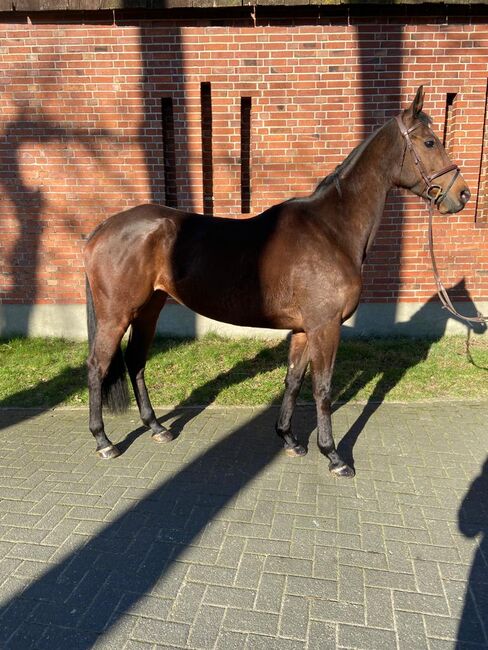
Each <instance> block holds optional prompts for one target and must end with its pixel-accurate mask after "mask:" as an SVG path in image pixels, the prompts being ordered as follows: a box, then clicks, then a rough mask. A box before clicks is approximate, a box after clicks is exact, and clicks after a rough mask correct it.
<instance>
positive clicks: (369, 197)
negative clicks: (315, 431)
mask: <svg viewBox="0 0 488 650" xmlns="http://www.w3.org/2000/svg"><path fill="white" fill-rule="evenodd" d="M394 126H395V125H394V124H393V121H391V122H388V123H387V124H385V125H384V126H383V127H382V128H381V129H379V131H377V132H376V134H375V135H374V136H373V137H372V138H371V139H370V140H369V141H368V143H367V144H366V146H365V148H364V150H363V151H361V153H360V154H359V155H358V157H357V159H356V160H354V162H353V164H352V166H351V167H350V169H347V170H345V171H344V177H343V178H342V179H341V178H340V179H339V184H340V189H341V194H342V197H339V199H338V201H339V206H340V209H339V210H338V211H337V216H336V219H337V222H336V228H337V232H338V233H340V234H341V236H342V237H341V238H342V243H343V246H344V247H346V248H347V249H348V253H349V254H350V256H351V258H352V259H353V260H354V261H355V262H356V263H357V264H358V266H361V265H362V263H363V261H364V257H365V255H366V252H367V250H368V249H369V247H370V246H371V243H372V241H373V238H374V235H375V234H376V231H377V229H378V227H379V223H380V221H381V217H382V215H383V211H384V209H385V202H386V197H387V194H388V192H389V190H390V189H391V187H392V185H393V182H392V172H393V170H394V169H395V168H396V166H397V164H398V156H399V154H398V150H397V149H398V144H397V143H398V140H396V139H395V137H396V136H397V134H396V132H395V131H394V130H393V128H394Z"/></svg>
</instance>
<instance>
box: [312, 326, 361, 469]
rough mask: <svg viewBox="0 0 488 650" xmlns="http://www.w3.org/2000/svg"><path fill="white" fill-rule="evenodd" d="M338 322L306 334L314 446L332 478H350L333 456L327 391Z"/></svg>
mask: <svg viewBox="0 0 488 650" xmlns="http://www.w3.org/2000/svg"><path fill="white" fill-rule="evenodd" d="M340 328H341V323H340V319H339V318H336V319H335V320H333V321H330V322H329V323H327V324H326V325H323V326H321V327H320V328H317V329H314V330H313V331H310V332H308V341H309V346H310V359H311V367H312V386H313V395H314V399H315V404H316V406H317V443H318V446H319V449H320V451H321V452H322V453H323V454H325V455H326V456H327V458H328V459H329V461H330V463H329V470H330V471H331V472H332V473H333V474H335V475H336V476H345V477H352V476H354V470H353V469H352V468H351V467H349V465H347V464H346V463H345V462H344V461H343V460H342V458H341V457H340V456H339V454H338V453H337V449H336V446H335V443H334V438H333V436H332V420H331V387H332V373H333V370H334V363H335V358H336V353H337V348H338V347H339V339H340Z"/></svg>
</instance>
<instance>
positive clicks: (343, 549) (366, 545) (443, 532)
mask: <svg viewBox="0 0 488 650" xmlns="http://www.w3.org/2000/svg"><path fill="white" fill-rule="evenodd" d="M361 410H362V407H360V406H349V405H348V406H344V407H342V408H341V409H339V410H338V411H337V412H336V413H335V415H334V420H335V430H336V437H337V439H340V438H341V437H342V436H344V434H345V433H346V432H347V431H348V430H349V434H348V435H347V436H346V439H345V443H343V447H344V448H345V451H346V452H347V451H348V449H349V450H350V448H351V446H352V444H353V443H354V441H355V438H356V437H357V434H358V432H359V431H360V429H361V428H362V429H363V430H362V432H361V433H360V435H359V437H358V439H357V442H356V444H355V446H354V449H353V456H354V460H355V465H356V470H357V477H356V479H354V480H352V481H347V480H342V481H341V480H338V479H335V478H333V477H332V476H331V475H330V474H329V473H328V472H327V463H326V460H325V459H324V458H323V457H321V456H320V455H319V453H318V451H317V448H316V446H315V444H314V441H313V439H312V438H311V440H310V442H311V444H310V453H309V454H308V456H306V457H305V458H301V459H289V458H287V457H286V456H285V455H284V454H283V453H281V452H280V449H279V445H278V441H277V439H276V438H275V436H274V434H273V421H274V419H275V416H276V410H275V409H264V410H259V409H206V410H201V411H200V410H198V409H196V410H185V411H180V412H178V413H177V414H176V416H175V414H172V416H171V418H172V420H173V421H174V422H175V428H176V430H181V429H182V433H181V434H180V436H179V437H178V439H177V440H176V441H175V442H173V443H172V444H170V445H160V446H158V445H156V444H155V443H153V442H152V441H151V440H150V438H149V435H148V434H147V433H146V432H143V430H142V429H138V428H137V427H138V420H137V417H136V414H135V413H133V412H131V413H130V414H129V415H127V416H125V417H120V418H112V419H110V420H109V422H108V424H109V426H108V429H109V430H110V434H112V436H113V439H114V441H123V442H122V448H123V449H124V450H125V453H124V454H123V455H122V456H121V457H120V458H118V459H117V460H115V461H99V460H97V459H96V457H95V455H94V454H93V449H94V445H93V441H92V440H91V437H90V435H89V434H88V432H87V429H86V412H85V411H76V410H71V411H70V410H58V411H49V412H45V413H35V412H33V411H0V427H1V429H0V477H1V478H0V480H1V486H2V496H3V501H2V502H1V506H0V508H1V509H0V558H1V559H0V597H1V602H0V647H1V648H6V649H9V650H10V649H11V648H12V649H15V650H17V649H20V650H24V648H31V647H32V648H46V649H49V650H55V649H57V648H62V649H63V650H66V649H67V648H70V649H78V648H82V649H84V648H92V647H95V648H107V649H108V648H113V649H117V650H121V649H122V648H125V649H132V650H135V649H137V650H143V649H149V648H159V647H169V648H218V649H224V650H233V649H237V648H246V649H249V650H250V649H252V650H259V649H260V648H263V649H266V650H270V649H271V650H272V649H273V648H278V649H279V650H288V649H294V650H295V649H297V650H298V649H302V648H303V649H308V650H312V649H320V650H327V648H370V649H372V650H381V649H382V648H385V649H388V650H389V649H394V648H409V649H413V650H421V649H422V648H429V649H430V650H447V649H452V648H458V649H461V648H466V650H467V649H468V648H470V649H472V650H474V649H475V648H481V647H483V648H488V641H487V636H486V634H487V630H488V564H487V563H488V537H487V531H488V464H486V463H485V459H486V455H487V451H488V427H487V426H486V423H487V415H488V404H485V405H482V404H475V405H462V404H444V405H434V406H433V405H423V406H402V405H389V406H381V407H379V408H378V409H377V410H376V412H374V413H368V414H367V416H363V417H361V418H360V420H359V423H358V424H357V425H356V426H354V423H355V422H356V421H357V418H358V416H360V414H361ZM313 428H314V412H313V409H312V408H310V407H302V408H300V409H299V410H298V413H297V417H296V430H297V432H298V431H299V432H300V433H301V437H302V439H305V440H306V439H307V438H308V436H309V435H310V432H311V431H312V430H313ZM128 432H131V433H130V435H129V436H128V437H126V438H125V436H126V434H127V433H128ZM141 434H142V435H141ZM124 438H125V439H124ZM484 463H485V465H484ZM483 465H484V471H483ZM464 642H466V643H464Z"/></svg>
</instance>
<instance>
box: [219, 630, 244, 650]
mask: <svg viewBox="0 0 488 650" xmlns="http://www.w3.org/2000/svg"><path fill="white" fill-rule="evenodd" d="M246 642H247V634H242V633H241V632H230V631H229V630H221V632H220V634H219V636H218V638H217V642H216V644H215V650H244V649H245V647H246Z"/></svg>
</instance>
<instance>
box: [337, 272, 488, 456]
mask: <svg viewBox="0 0 488 650" xmlns="http://www.w3.org/2000/svg"><path fill="white" fill-rule="evenodd" d="M449 292H450V294H451V295H452V296H453V297H457V298H462V299H463V300H464V301H465V302H463V314H465V315H467V316H476V315H477V313H478V312H477V310H476V307H475V305H474V302H473V300H472V298H471V296H470V294H469V291H468V290H467V289H466V284H465V280H464V279H463V280H461V281H460V282H458V283H457V284H456V285H454V286H453V287H451V288H450V289H449ZM433 307H436V309H435V313H436V314H437V318H436V323H435V335H434V336H431V337H429V338H419V339H413V340H412V339H407V338H402V337H405V335H406V333H407V332H408V331H421V330H422V328H423V326H424V325H425V323H426V322H429V320H430V321H431V320H432V318H433V311H432V308H433ZM450 319H454V320H459V319H457V318H456V317H455V316H453V315H452V314H450V313H449V312H448V311H446V310H445V309H441V308H440V305H439V302H438V297H437V293H436V294H434V295H433V296H432V297H431V298H430V299H429V300H428V301H427V302H426V303H425V304H424V305H423V306H422V307H421V308H420V309H419V310H418V311H417V312H416V313H415V314H414V315H413V316H412V318H411V319H410V320H409V321H408V323H400V324H397V325H395V331H394V334H396V336H397V337H398V339H397V341H394V342H393V343H392V345H393V346H395V365H394V366H392V365H386V364H383V363H382V364H381V366H379V367H378V366H376V367H374V366H372V367H371V366H370V367H368V369H366V370H361V371H360V372H359V373H358V374H357V375H356V377H355V378H354V380H353V382H352V383H351V384H349V385H348V384H347V379H346V382H344V384H345V387H344V389H343V390H342V391H339V396H340V398H341V399H342V400H344V401H345V402H347V401H350V400H351V399H353V397H354V396H355V395H357V394H358V393H359V391H360V390H361V389H362V388H364V387H365V386H366V385H367V384H369V383H370V382H371V381H373V380H374V379H375V377H376V376H377V375H378V374H380V378H379V380H378V381H377V383H376V385H375V387H374V389H373V392H372V394H371V395H370V397H369V399H368V402H367V403H366V404H365V406H364V408H363V410H362V412H361V414H360V415H359V417H358V418H357V420H356V421H355V422H354V424H353V425H352V426H351V428H350V429H349V431H348V432H347V433H346V435H345V436H344V437H343V438H342V440H341V441H340V443H339V444H338V452H339V454H340V455H341V456H342V458H343V459H344V460H345V462H346V463H347V464H348V465H350V466H351V467H354V457H353V448H354V445H355V444H356V442H357V439H358V437H359V435H360V433H361V432H362V431H363V429H364V427H365V425H366V423H367V422H368V420H369V419H370V418H371V416H372V415H373V414H374V413H375V412H376V411H377V410H378V408H379V406H380V404H381V403H382V402H383V401H384V400H385V397H386V395H387V394H388V393H389V392H390V391H391V390H392V389H393V388H394V387H395V386H396V385H397V384H398V383H399V382H400V381H401V380H402V378H403V377H404V376H405V374H406V373H407V372H408V370H410V369H411V368H413V367H414V366H416V365H417V364H419V363H422V362H423V361H425V359H427V357H428V354H429V351H430V348H431V347H432V345H433V344H434V343H436V342H437V341H439V340H440V339H441V338H442V337H443V336H444V334H445V331H446V328H447V324H448V322H449V320H450ZM459 322H461V323H463V321H459ZM463 324H464V325H465V327H466V331H467V336H469V333H470V331H471V330H472V331H474V332H475V333H477V334H481V333H482V332H484V331H485V330H486V325H485V324H484V323H473V324H467V323H463ZM467 340H468V339H467ZM404 347H406V348H408V349H407V350H406V353H405V354H403V348H404ZM389 363H391V357H390V358H389V359H388V360H387V364H389Z"/></svg>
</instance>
